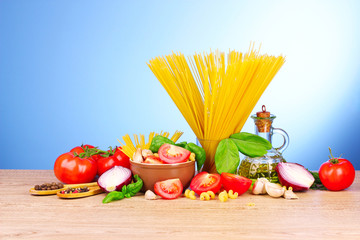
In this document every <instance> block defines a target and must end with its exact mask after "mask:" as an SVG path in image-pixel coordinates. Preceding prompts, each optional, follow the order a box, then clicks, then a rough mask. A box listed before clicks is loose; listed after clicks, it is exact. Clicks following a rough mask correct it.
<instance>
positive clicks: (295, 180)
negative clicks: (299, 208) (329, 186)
mask: <svg viewBox="0 0 360 240" xmlns="http://www.w3.org/2000/svg"><path fill="white" fill-rule="evenodd" d="M276 172H277V174H278V177H279V180H280V183H281V185H283V186H286V187H287V188H288V187H292V188H293V191H294V192H299V191H305V190H308V189H309V188H310V187H311V185H312V184H313V183H314V181H315V179H314V177H313V175H312V174H311V173H310V172H309V171H308V170H306V168H304V166H302V165H300V164H297V163H283V162H281V163H279V164H278V165H277V166H276Z"/></svg>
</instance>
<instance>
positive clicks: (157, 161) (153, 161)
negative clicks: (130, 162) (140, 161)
mask: <svg viewBox="0 0 360 240" xmlns="http://www.w3.org/2000/svg"><path fill="white" fill-rule="evenodd" d="M144 163H147V164H163V162H162V161H161V160H160V158H159V157H155V156H148V157H147V158H146V159H145V161H144Z"/></svg>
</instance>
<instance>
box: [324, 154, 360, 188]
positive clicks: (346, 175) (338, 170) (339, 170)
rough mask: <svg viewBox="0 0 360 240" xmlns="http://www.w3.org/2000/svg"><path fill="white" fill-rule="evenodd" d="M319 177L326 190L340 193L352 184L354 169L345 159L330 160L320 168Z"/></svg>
mask: <svg viewBox="0 0 360 240" xmlns="http://www.w3.org/2000/svg"><path fill="white" fill-rule="evenodd" d="M330 154H331V151H330ZM319 177H320V180H321V182H322V184H324V186H325V187H326V188H327V189H328V190H331V191H340V190H343V189H345V188H348V187H350V185H351V184H352V183H353V182H354V179H355V169H354V166H353V165H352V164H351V162H349V161H348V160H347V159H344V158H331V159H330V160H328V161H327V162H324V163H323V164H322V165H321V166H320V169H319Z"/></svg>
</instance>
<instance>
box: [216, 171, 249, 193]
mask: <svg viewBox="0 0 360 240" xmlns="http://www.w3.org/2000/svg"><path fill="white" fill-rule="evenodd" d="M251 183H252V181H251V180H250V179H248V178H246V177H241V176H239V175H235V174H231V173H225V172H223V173H221V184H222V185H223V188H224V189H225V190H226V191H229V190H233V191H234V192H237V193H238V194H239V195H241V194H243V193H244V192H246V191H247V190H249V188H250V186H251Z"/></svg>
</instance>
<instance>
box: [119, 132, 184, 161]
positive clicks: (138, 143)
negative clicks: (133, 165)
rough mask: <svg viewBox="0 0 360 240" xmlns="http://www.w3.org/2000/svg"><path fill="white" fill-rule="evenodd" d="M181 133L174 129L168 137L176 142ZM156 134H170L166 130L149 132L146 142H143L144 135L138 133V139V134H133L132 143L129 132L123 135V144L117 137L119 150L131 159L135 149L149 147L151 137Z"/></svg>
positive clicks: (165, 135) (166, 135)
mask: <svg viewBox="0 0 360 240" xmlns="http://www.w3.org/2000/svg"><path fill="white" fill-rule="evenodd" d="M182 134H183V132H180V131H177V130H176V131H175V133H174V134H173V135H172V137H171V138H170V139H171V140H172V141H173V142H176V141H177V140H178V139H179V138H180V137H181V135H182ZM157 135H161V136H164V137H169V136H170V134H169V133H168V132H163V131H161V132H160V133H155V132H150V134H149V139H148V142H147V143H145V137H144V135H143V134H140V135H139V136H140V140H139V136H138V135H136V134H134V143H135V144H134V143H133V141H132V140H131V137H130V136H129V134H126V135H125V136H123V137H122V139H123V140H124V142H125V144H123V143H122V142H121V141H120V140H119V139H118V141H119V143H120V145H121V151H122V152H123V153H125V154H126V156H128V157H129V158H130V159H132V158H133V156H134V153H135V151H136V149H138V148H141V149H149V148H150V144H151V141H152V139H153V138H154V137H155V136H157Z"/></svg>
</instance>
